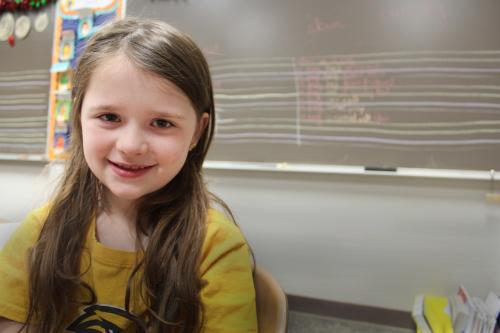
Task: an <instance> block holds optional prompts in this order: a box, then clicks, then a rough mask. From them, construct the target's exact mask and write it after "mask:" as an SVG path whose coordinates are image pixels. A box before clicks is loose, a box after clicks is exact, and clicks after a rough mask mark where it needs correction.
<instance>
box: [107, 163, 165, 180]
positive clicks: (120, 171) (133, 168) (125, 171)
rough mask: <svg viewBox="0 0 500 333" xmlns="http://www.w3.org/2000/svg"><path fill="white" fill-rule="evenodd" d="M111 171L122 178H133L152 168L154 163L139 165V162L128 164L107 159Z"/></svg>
mask: <svg viewBox="0 0 500 333" xmlns="http://www.w3.org/2000/svg"><path fill="white" fill-rule="evenodd" d="M108 162H109V163H110V164H111V167H112V168H113V171H115V172H116V174H117V175H118V176H120V177H124V178H135V177H140V176H142V175H144V174H145V173H146V172H148V171H149V170H151V168H154V167H155V165H139V164H128V163H118V162H113V161H109V160H108Z"/></svg>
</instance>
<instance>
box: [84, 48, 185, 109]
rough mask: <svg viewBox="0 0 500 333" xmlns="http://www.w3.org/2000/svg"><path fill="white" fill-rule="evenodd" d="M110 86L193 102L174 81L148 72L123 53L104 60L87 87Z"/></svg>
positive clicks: (89, 88) (91, 75) (95, 69)
mask: <svg viewBox="0 0 500 333" xmlns="http://www.w3.org/2000/svg"><path fill="white" fill-rule="evenodd" d="M96 85H97V86H99V87H102V86H110V85H112V87H110V88H122V89H123V88H129V87H131V88H133V87H135V88H142V89H145V90H146V91H145V92H149V93H150V92H152V91H160V92H163V93H165V94H167V95H170V96H176V97H177V98H179V99H185V100H188V101H189V102H191V101H190V100H189V98H188V96H187V95H186V94H185V93H184V92H183V91H182V90H181V89H180V88H179V87H178V86H177V85H175V84H174V83H173V82H172V81H170V80H168V79H167V78H165V77H163V76H161V75H159V74H158V73H155V72H152V71H148V70H146V69H144V68H142V67H140V66H139V65H137V64H136V63H135V62H134V61H132V60H131V59H130V58H129V57H127V56H126V55H125V54H123V53H122V52H119V53H117V54H114V55H112V56H110V57H107V58H105V59H102V60H101V61H100V62H99V63H98V64H97V65H96V67H95V68H94V70H93V71H92V73H91V74H90V81H89V84H88V86H87V92H88V90H91V89H92V88H93V86H96Z"/></svg>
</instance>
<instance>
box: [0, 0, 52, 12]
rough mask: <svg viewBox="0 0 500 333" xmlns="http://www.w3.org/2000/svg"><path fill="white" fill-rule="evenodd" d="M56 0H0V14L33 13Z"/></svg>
mask: <svg viewBox="0 0 500 333" xmlns="http://www.w3.org/2000/svg"><path fill="white" fill-rule="evenodd" d="M56 1H57V0H0V14H2V13H3V12H19V11H33V10H38V9H41V8H43V7H45V6H47V5H50V4H51V3H55V2H56Z"/></svg>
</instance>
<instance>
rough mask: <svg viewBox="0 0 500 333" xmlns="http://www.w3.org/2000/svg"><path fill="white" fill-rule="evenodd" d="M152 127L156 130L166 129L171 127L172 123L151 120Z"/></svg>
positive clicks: (163, 120)
mask: <svg viewBox="0 0 500 333" xmlns="http://www.w3.org/2000/svg"><path fill="white" fill-rule="evenodd" d="M152 124H153V126H154V127H158V128H168V127H170V126H172V123H171V122H170V121H168V120H165V119H155V120H153V123H152Z"/></svg>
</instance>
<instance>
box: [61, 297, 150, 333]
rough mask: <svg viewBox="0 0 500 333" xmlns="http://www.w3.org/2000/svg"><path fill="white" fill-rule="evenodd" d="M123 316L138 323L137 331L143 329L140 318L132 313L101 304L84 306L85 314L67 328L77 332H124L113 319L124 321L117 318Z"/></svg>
mask: <svg viewBox="0 0 500 333" xmlns="http://www.w3.org/2000/svg"><path fill="white" fill-rule="evenodd" d="M123 318H125V319H128V320H131V321H132V322H134V323H135V324H137V325H138V327H137V331H138V332H140V331H141V329H140V326H141V323H140V321H139V319H138V318H137V317H135V316H134V315H132V314H131V313H129V312H127V311H125V310H124V309H120V308H117V307H113V306H109V305H99V304H93V305H90V306H88V307H86V308H84V309H83V314H81V315H80V316H79V317H78V318H76V319H75V320H74V321H73V322H72V323H71V324H70V325H69V326H68V327H67V328H66V330H68V331H70V332H75V333H123V332H124V330H123V328H121V327H119V326H118V325H117V324H116V322H114V321H113V319H115V320H116V321H122V320H117V319H123Z"/></svg>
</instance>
